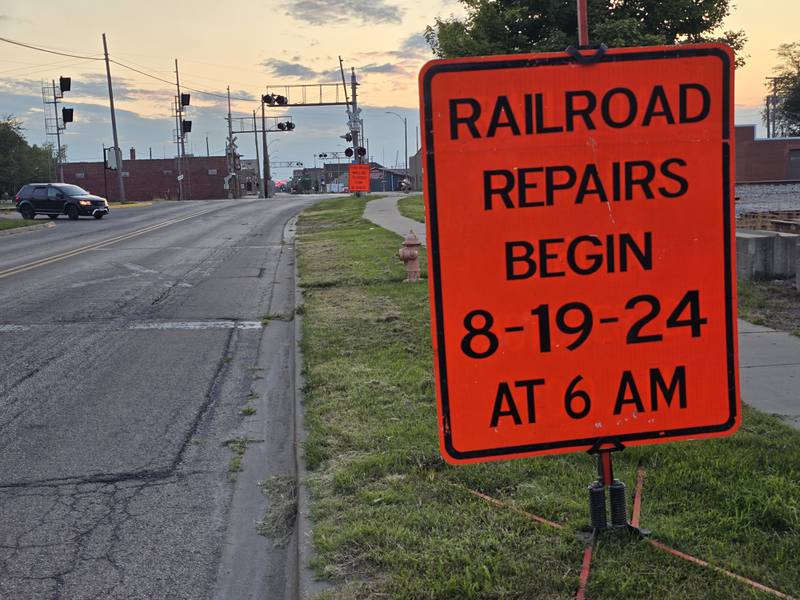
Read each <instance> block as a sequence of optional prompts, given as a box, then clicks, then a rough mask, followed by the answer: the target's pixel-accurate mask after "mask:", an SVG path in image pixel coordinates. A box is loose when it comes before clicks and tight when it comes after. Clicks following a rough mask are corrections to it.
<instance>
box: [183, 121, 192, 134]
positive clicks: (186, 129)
mask: <svg viewBox="0 0 800 600" xmlns="http://www.w3.org/2000/svg"><path fill="white" fill-rule="evenodd" d="M181 131H182V132H183V133H191V132H192V122H191V121H181Z"/></svg>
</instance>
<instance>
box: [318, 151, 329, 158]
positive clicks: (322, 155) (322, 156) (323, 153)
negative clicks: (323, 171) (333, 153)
mask: <svg viewBox="0 0 800 600" xmlns="http://www.w3.org/2000/svg"><path fill="white" fill-rule="evenodd" d="M319 158H328V154H327V153H326V152H322V153H321V154H320V155H319Z"/></svg>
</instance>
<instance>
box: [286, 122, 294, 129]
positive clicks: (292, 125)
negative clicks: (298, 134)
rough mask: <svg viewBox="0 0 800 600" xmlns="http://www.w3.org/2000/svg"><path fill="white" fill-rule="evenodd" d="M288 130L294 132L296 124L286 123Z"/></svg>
mask: <svg viewBox="0 0 800 600" xmlns="http://www.w3.org/2000/svg"><path fill="white" fill-rule="evenodd" d="M286 129H287V130H288V131H292V130H293V129H294V123H292V122H291V121H286Z"/></svg>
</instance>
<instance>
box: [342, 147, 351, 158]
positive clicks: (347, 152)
mask: <svg viewBox="0 0 800 600" xmlns="http://www.w3.org/2000/svg"><path fill="white" fill-rule="evenodd" d="M344 155H345V156H346V157H347V158H350V157H352V156H353V149H352V148H347V149H346V150H345V151H344Z"/></svg>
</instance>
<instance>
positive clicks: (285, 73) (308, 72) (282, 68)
mask: <svg viewBox="0 0 800 600" xmlns="http://www.w3.org/2000/svg"><path fill="white" fill-rule="evenodd" d="M295 58H297V57H295ZM261 66H262V67H264V68H265V69H266V70H267V71H268V72H270V73H272V74H273V75H279V76H281V77H308V78H311V77H316V76H317V71H315V70H314V69H311V68H310V67H306V66H303V65H301V64H300V63H297V62H289V61H288V60H281V59H279V58H268V59H266V60H265V61H263V62H262V63H261Z"/></svg>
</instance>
